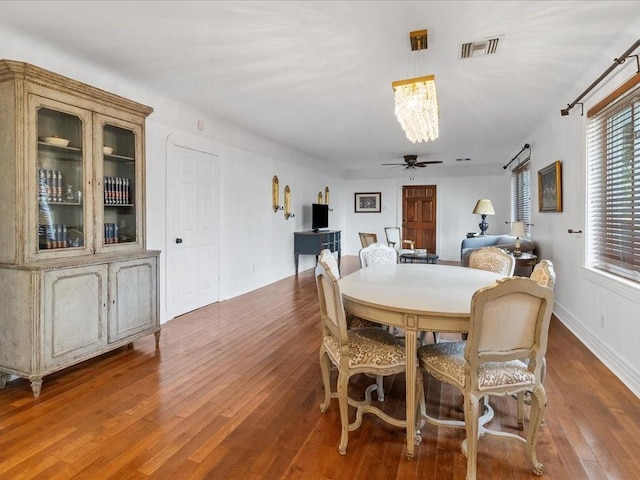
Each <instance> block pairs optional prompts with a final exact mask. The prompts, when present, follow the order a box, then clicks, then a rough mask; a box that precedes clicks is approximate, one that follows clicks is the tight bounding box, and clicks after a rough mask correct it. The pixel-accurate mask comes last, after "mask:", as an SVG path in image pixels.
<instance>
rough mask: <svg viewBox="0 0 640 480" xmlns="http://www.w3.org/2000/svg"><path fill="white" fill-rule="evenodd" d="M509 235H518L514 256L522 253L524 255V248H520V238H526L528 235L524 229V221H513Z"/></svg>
mask: <svg viewBox="0 0 640 480" xmlns="http://www.w3.org/2000/svg"><path fill="white" fill-rule="evenodd" d="M509 235H511V236H512V237H516V244H515V246H514V248H513V256H514V257H519V256H520V255H522V250H520V238H521V237H522V238H524V237H525V236H526V233H525V231H524V222H520V221H517V222H512V223H511V232H509Z"/></svg>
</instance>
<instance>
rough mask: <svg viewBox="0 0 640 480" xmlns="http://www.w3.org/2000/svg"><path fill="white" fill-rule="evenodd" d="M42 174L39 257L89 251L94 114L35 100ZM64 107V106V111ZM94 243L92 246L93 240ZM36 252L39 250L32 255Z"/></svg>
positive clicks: (38, 181)
mask: <svg viewBox="0 0 640 480" xmlns="http://www.w3.org/2000/svg"><path fill="white" fill-rule="evenodd" d="M35 102H36V103H37V106H36V107H35V112H36V127H35V128H36V130H37V140H36V142H35V145H36V158H37V160H36V172H35V179H34V180H35V183H36V189H35V196H36V197H37V202H36V203H37V216H36V222H35V230H36V231H35V232H34V234H35V238H36V239H37V240H36V241H35V254H36V256H37V257H40V258H47V257H49V256H51V257H54V256H57V255H60V254H61V253H62V252H65V251H66V252H67V254H68V255H77V254H78V253H83V251H86V250H88V249H89V248H90V247H91V245H87V238H86V234H87V231H86V230H87V229H86V219H87V214H86V210H85V191H84V190H85V185H86V183H87V178H86V175H87V167H86V165H87V161H88V157H87V156H86V154H85V152H86V150H87V145H86V144H87V139H88V137H86V128H87V124H88V125H90V115H89V114H88V113H86V112H83V111H78V113H77V114H76V113H74V112H72V111H66V112H65V111H61V110H58V109H56V108H55V107H54V106H52V105H55V104H54V103H53V102H52V103H51V104H49V105H46V104H45V103H42V102H40V101H39V100H38V99H36V100H35ZM63 108H64V107H63ZM89 243H90V241H89ZM32 251H33V250H32Z"/></svg>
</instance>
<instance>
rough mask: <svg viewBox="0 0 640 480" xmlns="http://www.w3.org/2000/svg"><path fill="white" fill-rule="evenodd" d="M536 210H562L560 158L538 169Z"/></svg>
mask: <svg viewBox="0 0 640 480" xmlns="http://www.w3.org/2000/svg"><path fill="white" fill-rule="evenodd" d="M538 211H539V212H561V211H562V164H561V162H560V160H557V161H555V162H553V163H552V164H551V165H548V166H546V167H544V168H543V169H541V170H538Z"/></svg>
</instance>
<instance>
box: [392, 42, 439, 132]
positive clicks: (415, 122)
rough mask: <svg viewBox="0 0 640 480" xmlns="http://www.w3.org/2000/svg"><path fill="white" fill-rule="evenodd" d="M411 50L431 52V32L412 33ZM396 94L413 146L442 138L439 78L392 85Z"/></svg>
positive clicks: (401, 119)
mask: <svg viewBox="0 0 640 480" xmlns="http://www.w3.org/2000/svg"><path fill="white" fill-rule="evenodd" d="M409 39H410V41H411V50H412V51H416V50H426V49H427V30H419V31H416V32H411V33H410V34H409ZM391 86H392V87H393V90H394V92H395V105H396V107H395V114H396V117H397V118H398V122H400V126H402V130H404V133H405V134H406V135H407V138H408V139H409V141H410V142H411V143H417V142H428V141H429V140H435V139H436V138H438V115H439V114H438V97H437V96H436V77H435V75H427V76H419V77H415V78H409V79H407V80H398V81H397V82H393V83H392V84H391Z"/></svg>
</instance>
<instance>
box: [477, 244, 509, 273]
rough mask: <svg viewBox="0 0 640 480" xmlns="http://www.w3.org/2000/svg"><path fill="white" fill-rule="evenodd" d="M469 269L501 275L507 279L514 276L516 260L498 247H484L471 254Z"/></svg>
mask: <svg viewBox="0 0 640 480" xmlns="http://www.w3.org/2000/svg"><path fill="white" fill-rule="evenodd" d="M469 267H470V268H478V269H480V270H488V271H490V272H495V273H500V274H502V275H504V276H505V277H511V276H513V272H514V270H515V268H516V260H515V258H513V256H512V255H510V254H508V253H507V252H505V251H504V250H501V249H500V248H497V247H482V248H479V249H478V250H474V251H473V252H471V255H470V256H469Z"/></svg>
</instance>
